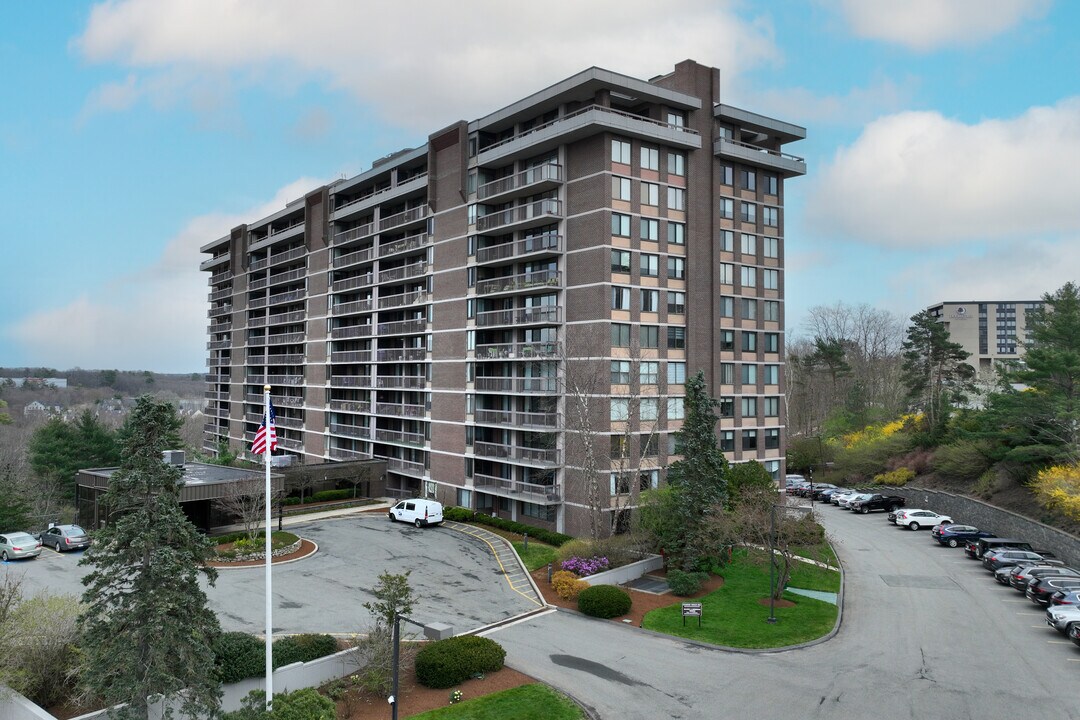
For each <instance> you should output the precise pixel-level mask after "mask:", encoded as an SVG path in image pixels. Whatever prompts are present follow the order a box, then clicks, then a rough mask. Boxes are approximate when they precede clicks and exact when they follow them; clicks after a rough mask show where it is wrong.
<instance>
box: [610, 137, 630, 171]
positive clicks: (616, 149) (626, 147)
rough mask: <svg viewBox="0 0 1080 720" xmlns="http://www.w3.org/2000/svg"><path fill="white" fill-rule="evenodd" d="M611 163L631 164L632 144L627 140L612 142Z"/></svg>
mask: <svg viewBox="0 0 1080 720" xmlns="http://www.w3.org/2000/svg"><path fill="white" fill-rule="evenodd" d="M611 162H617V163H622V164H623V165H629V164H630V143H628V142H627V141H625V140H612V141H611Z"/></svg>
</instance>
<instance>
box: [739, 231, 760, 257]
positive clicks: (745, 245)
mask: <svg viewBox="0 0 1080 720" xmlns="http://www.w3.org/2000/svg"><path fill="white" fill-rule="evenodd" d="M740 249H741V250H742V254H743V255H757V237H755V236H754V235H746V234H744V235H743V236H742V243H741V244H740Z"/></svg>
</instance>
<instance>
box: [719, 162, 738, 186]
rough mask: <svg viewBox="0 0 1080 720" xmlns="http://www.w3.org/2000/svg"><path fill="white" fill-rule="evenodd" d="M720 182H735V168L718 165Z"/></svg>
mask: <svg viewBox="0 0 1080 720" xmlns="http://www.w3.org/2000/svg"><path fill="white" fill-rule="evenodd" d="M720 184H721V185H734V184H735V168H733V167H731V166H730V165H721V166H720Z"/></svg>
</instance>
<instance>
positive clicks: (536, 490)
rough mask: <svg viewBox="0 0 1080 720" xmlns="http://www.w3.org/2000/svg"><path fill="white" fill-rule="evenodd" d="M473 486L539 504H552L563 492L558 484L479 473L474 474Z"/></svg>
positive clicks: (556, 501) (502, 495)
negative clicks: (509, 478)
mask: <svg viewBox="0 0 1080 720" xmlns="http://www.w3.org/2000/svg"><path fill="white" fill-rule="evenodd" d="M473 488H474V489H476V490H478V491H480V492H485V493H488V494H491V495H498V496H500V497H509V498H515V499H517V500H522V501H524V502H531V503H537V504H539V505H550V504H554V503H558V502H561V500H562V492H561V490H560V487H559V486H558V485H540V484H538V483H527V482H516V481H514V480H507V479H506V478H499V477H492V476H490V475H481V474H479V473H475V474H473Z"/></svg>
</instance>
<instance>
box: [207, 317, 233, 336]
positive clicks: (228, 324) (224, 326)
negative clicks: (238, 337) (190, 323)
mask: <svg viewBox="0 0 1080 720" xmlns="http://www.w3.org/2000/svg"><path fill="white" fill-rule="evenodd" d="M231 329H232V318H227V319H225V320H218V321H217V322H215V323H212V324H210V325H207V326H206V332H208V333H219V332H225V331H226V330H231Z"/></svg>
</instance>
